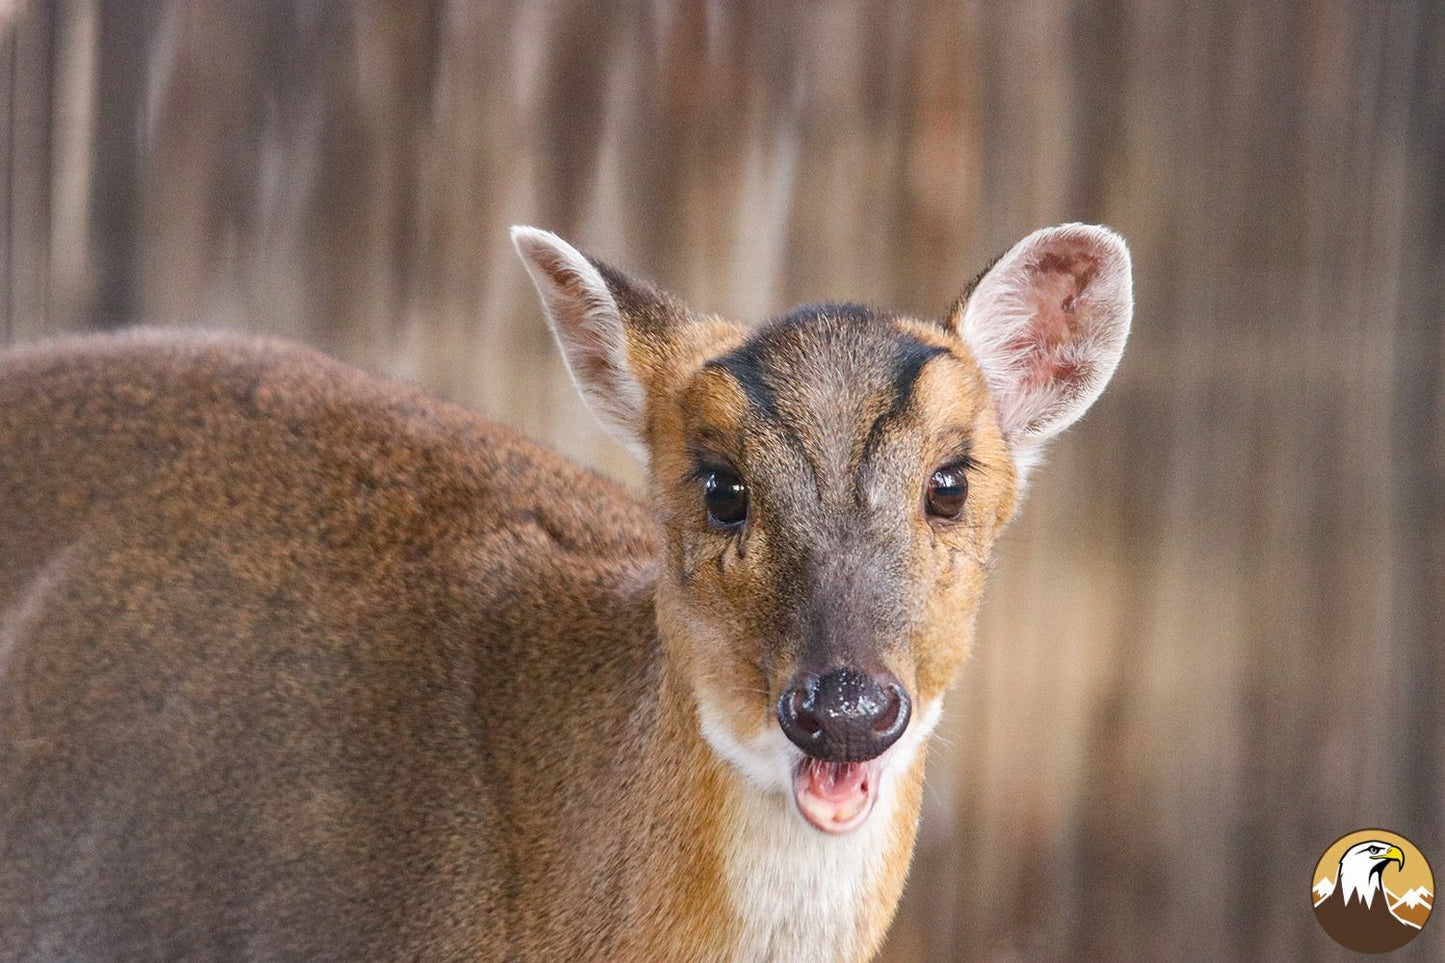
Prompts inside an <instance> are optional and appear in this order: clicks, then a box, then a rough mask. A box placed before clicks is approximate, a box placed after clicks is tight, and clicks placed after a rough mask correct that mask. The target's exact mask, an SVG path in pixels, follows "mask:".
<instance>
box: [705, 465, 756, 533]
mask: <svg viewBox="0 0 1445 963" xmlns="http://www.w3.org/2000/svg"><path fill="white" fill-rule="evenodd" d="M702 502H703V504H704V505H706V506H707V520H708V521H709V522H711V523H712V524H714V525H716V526H718V527H719V528H736V527H738V526H739V525H741V524H742V523H743V522H745V521H746V520H747V517H748V486H746V485H744V484H743V480H742V479H741V478H739V477H738V476H737V474H736V473H734V472H731V471H728V470H727V469H726V468H709V469H707V471H706V473H705V474H704V475H703V480H702Z"/></svg>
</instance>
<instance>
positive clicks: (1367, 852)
mask: <svg viewBox="0 0 1445 963" xmlns="http://www.w3.org/2000/svg"><path fill="white" fill-rule="evenodd" d="M1310 901H1311V902H1312V903H1313V904H1314V907H1315V918H1316V919H1318V920H1319V921H1320V926H1322V927H1324V930H1325V932H1326V933H1328V934H1330V936H1331V937H1332V938H1333V939H1334V941H1335V942H1336V943H1339V944H1340V945H1341V946H1344V947H1346V948H1348V949H1351V950H1357V951H1358V952H1361V953H1386V952H1389V951H1390V950H1398V949H1399V948H1400V947H1402V946H1404V945H1405V944H1406V943H1408V942H1410V941H1411V940H1413V939H1414V938H1415V937H1417V936H1419V935H1420V930H1421V929H1423V928H1424V926H1425V922H1426V920H1428V919H1429V918H1430V910H1431V908H1433V907H1434V905H1435V877H1434V876H1433V875H1432V874H1431V873H1430V864H1429V863H1427V862H1425V856H1424V854H1423V853H1421V852H1420V850H1419V848H1418V847H1417V846H1416V845H1415V844H1414V843H1412V842H1410V841H1409V840H1408V839H1406V838H1405V837H1404V836H1401V835H1400V834H1399V833H1392V832H1390V831H1389V830H1387V829H1361V830H1358V831H1356V832H1353V833H1350V834H1348V835H1346V836H1341V837H1340V838H1339V839H1337V840H1335V841H1334V843H1332V844H1331V845H1330V848H1329V849H1327V850H1325V854H1324V855H1323V856H1321V857H1320V861H1319V863H1318V864H1317V865H1316V866H1315V875H1314V889H1313V891H1312V892H1311V894H1310Z"/></svg>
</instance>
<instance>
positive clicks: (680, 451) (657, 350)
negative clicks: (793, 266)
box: [514, 225, 1130, 833]
mask: <svg viewBox="0 0 1445 963" xmlns="http://www.w3.org/2000/svg"><path fill="white" fill-rule="evenodd" d="M514 238H515V239H516V241H517V244H518V248H519V250H520V251H521V252H522V254H523V258H524V260H525V261H526V263H527V265H528V268H529V271H530V272H531V274H532V277H533V280H534V281H535V282H536V284H537V286H538V289H539V291H540V292H541V294H542V297H543V301H544V303H545V304H546V306H547V309H548V313H549V317H550V319H551V321H552V325H553V330H554V332H555V333H556V335H557V338H558V342H559V344H560V345H561V346H562V350H563V354H564V356H565V357H566V358H567V361H568V365H569V369H570V370H571V372H572V374H573V377H574V379H575V380H576V381H577V382H578V384H579V387H580V388H581V390H582V392H583V394H584V396H586V397H587V398H588V399H589V400H590V401H592V403H593V407H594V409H595V410H596V411H597V412H598V414H599V415H600V416H601V417H602V418H603V420H604V422H605V423H606V424H608V425H609V426H610V427H611V428H612V429H613V430H614V431H616V432H617V433H618V434H619V435H620V436H621V437H623V439H624V440H625V441H627V442H628V443H630V444H631V445H633V446H634V447H635V448H638V449H640V450H641V451H642V452H643V453H644V454H645V455H646V456H647V458H648V466H649V480H650V488H651V493H652V496H653V499H654V503H655V505H656V506H657V509H658V513H659V518H660V520H661V521H662V523H663V526H664V529H665V532H666V557H665V559H664V560H663V564H662V566H661V571H660V575H659V584H658V594H657V617H658V624H659V629H660V631H661V634H662V638H663V640H664V643H665V645H666V646H667V649H668V652H669V655H670V657H671V658H672V659H673V660H674V662H675V664H676V665H677V666H678V667H679V668H680V670H681V675H682V677H683V678H685V679H687V680H689V682H690V684H691V685H692V688H693V691H694V695H695V697H696V700H697V706H698V717H699V725H700V726H701V727H702V730H703V732H704V734H705V735H706V737H707V739H708V741H709V742H710V743H711V744H712V745H713V746H714V748H715V749H716V750H717V751H718V752H719V753H720V754H721V755H722V756H723V757H724V758H726V759H727V760H729V761H730V762H732V763H733V764H734V765H736V766H737V767H738V768H739V770H741V772H742V773H743V774H744V776H745V777H747V779H748V780H749V781H750V782H752V783H753V784H754V785H755V786H757V787H758V788H759V789H761V790H762V791H764V792H772V791H778V792H789V793H791V794H792V796H793V798H794V799H795V800H796V803H797V808H798V811H799V813H800V814H801V815H802V816H803V817H804V818H805V819H806V820H807V821H808V822H809V823H811V824H812V825H814V826H816V827H817V828H819V829H821V830H824V831H827V832H832V833H844V832H848V831H850V830H852V829H854V828H856V827H857V826H858V825H860V824H862V823H863V822H864V821H865V820H866V819H867V818H868V815H869V813H870V811H871V809H872V807H873V805H874V803H875V802H876V800H877V799H878V797H879V794H880V793H881V792H885V791H887V784H888V783H889V781H890V778H892V777H896V775H897V773H898V772H900V771H902V770H903V769H905V768H906V767H907V766H908V764H909V760H910V759H911V757H912V756H913V754H914V752H915V751H916V750H917V748H918V746H919V745H920V744H921V743H922V741H923V740H924V739H925V738H926V736H927V734H928V732H929V730H930V729H931V728H932V726H933V724H934V722H935V721H936V719H937V715H938V710H939V705H940V701H941V698H942V694H943V691H944V689H945V688H946V687H947V686H948V684H949V682H950V681H951V680H952V678H953V677H954V675H955V674H956V673H957V670H958V668H959V666H960V665H961V664H962V662H963V660H964V658H965V656H966V655H967V652H968V649H969V645H970V640H971V635H972V627H973V617H974V613H975V611H976V609H977V606H978V601H979V597H980V594H981V592H982V588H983V583H984V576H985V573H986V569H987V565H988V559H989V553H990V550H991V547H992V544H993V540H994V538H995V537H996V536H997V534H998V532H999V530H1000V529H1001V528H1002V527H1003V525H1004V524H1005V523H1006V522H1007V521H1008V520H1009V518H1010V517H1011V515H1012V513H1013V509H1014V504H1015V501H1016V496H1017V492H1018V489H1019V486H1020V484H1021V483H1022V479H1023V477H1024V475H1025V474H1026V472H1027V470H1028V468H1029V467H1030V466H1031V465H1032V464H1033V463H1034V461H1035V459H1036V458H1037V454H1038V450H1039V448H1040V446H1041V445H1042V444H1043V443H1044V442H1045V441H1046V440H1047V439H1048V438H1049V437H1051V436H1052V435H1053V434H1055V433H1057V432H1058V431H1060V430H1062V428H1063V427H1065V426H1066V425H1067V424H1069V423H1070V422H1072V421H1073V420H1074V419H1076V418H1077V417H1078V416H1079V415H1080V414H1081V413H1082V412H1083V410H1084V409H1085V408H1086V407H1087V406H1088V405H1089V404H1090V403H1091V402H1092V401H1093V399H1094V397H1096V396H1097V395H1098V393H1099V391H1101V390H1102V388H1103V385H1104V383H1105V382H1106V381H1107V379H1108V377H1109V375H1110V374H1111V373H1112V370H1113V368H1114V366H1115V364H1117V361H1118V358H1119V355H1120V353H1121V352H1122V348H1123V342H1124V338H1125V335H1126V333H1127V328H1128V322H1129V315H1130V292H1129V266H1128V254H1127V251H1126V249H1125V248H1124V246H1123V243H1122V241H1120V240H1119V239H1118V238H1117V236H1115V235H1113V234H1112V233H1110V232H1108V231H1106V230H1104V229H1102V228H1091V227H1084V226H1077V225H1076V226H1068V227H1063V228H1056V229H1052V230H1051V231H1043V232H1039V233H1037V234H1035V235H1032V236H1031V237H1030V238H1028V239H1026V240H1025V241H1023V242H1021V243H1020V244H1019V245H1018V246H1016V247H1015V248H1014V249H1013V250H1012V251H1010V252H1009V253H1008V254H1007V255H1005V257H1004V258H1002V259H1000V261H999V262H998V263H997V265H996V266H995V267H994V268H993V269H992V270H990V271H989V272H988V273H987V274H985V275H984V276H983V277H982V278H981V279H980V281H979V282H977V283H976V284H975V285H974V286H973V287H972V288H971V289H970V292H969V293H968V294H966V295H965V296H964V297H963V298H961V299H960V301H959V302H958V304H957V305H955V307H954V309H953V311H952V312H951V313H950V315H949V316H948V317H947V318H946V319H944V320H943V321H940V322H935V321H922V320H916V319H911V318H905V317H899V316H894V315H889V314H885V313H880V312H875V311H872V310H869V309H865V308H861V307H858V306H856V305H818V306H809V307H804V308H799V309H797V310H794V311H793V312H791V313H789V314H787V315H785V316H783V317H781V318H778V319H776V320H774V321H772V322H769V323H767V324H764V325H763V326H761V327H760V328H758V329H756V330H750V329H748V328H744V327H741V326H738V325H733V324H729V323H726V322H721V321H717V320H712V319H699V318H695V317H694V316H692V315H691V314H690V313H688V312H687V311H686V310H685V309H683V308H681V307H680V306H679V305H677V304H676V303H675V302H673V301H672V300H671V299H669V298H667V297H666V296H665V295H662V294H660V293H658V292H657V291H655V290H653V289H652V288H650V287H648V286H646V285H644V284H640V283H638V282H635V281H632V280H630V279H628V278H626V277H625V276H623V275H621V274H620V273H618V272H616V271H613V270H611V269H609V268H606V267H605V266H602V265H600V264H597V263H595V262H592V261H589V260H588V259H586V258H585V257H583V256H582V255H581V254H579V253H577V252H576V251H575V250H573V249H572V248H571V247H569V246H568V245H566V244H565V243H564V242H562V241H561V240H560V239H558V238H556V237H554V236H553V235H550V234H546V233H545V232H539V231H533V230H530V229H517V230H516V231H514Z"/></svg>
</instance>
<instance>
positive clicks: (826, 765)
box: [806, 759, 868, 803]
mask: <svg viewBox="0 0 1445 963" xmlns="http://www.w3.org/2000/svg"><path fill="white" fill-rule="evenodd" d="M867 777H868V770H867V768H866V767H864V765H863V764H862V763H858V762H817V761H815V760H812V759H809V760H808V762H807V773H806V778H807V790H808V792H809V793H811V794H812V795H814V796H816V797H817V798H819V799H822V800H825V801H827V802H830V803H842V802H847V801H848V798H849V797H850V796H854V795H858V794H861V793H862V792H864V786H863V781H864V780H865V779H866V778H867Z"/></svg>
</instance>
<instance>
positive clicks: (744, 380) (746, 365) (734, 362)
mask: <svg viewBox="0 0 1445 963" xmlns="http://www.w3.org/2000/svg"><path fill="white" fill-rule="evenodd" d="M705 367H708V368H719V369H721V370H723V371H726V372H727V373H728V374H730V375H732V377H733V380H734V381H736V382H737V383H738V386H739V387H741V388H742V389H743V394H744V395H746V396H747V399H748V402H749V403H750V404H751V405H752V406H753V407H754V408H756V409H757V411H758V413H759V414H761V415H762V416H763V417H764V418H766V419H767V420H769V421H772V422H777V421H780V420H781V416H780V415H779V413H778V397H777V395H776V394H774V393H773V389H772V386H771V385H769V384H768V383H767V381H766V380H765V379H764V378H763V372H762V370H761V368H760V367H759V365H758V357H757V355H756V354H755V353H754V352H753V351H751V350H750V349H749V346H748V345H744V346H743V347H741V348H738V349H737V350H736V351H732V352H730V353H728V354H725V355H723V356H722V357H721V358H714V359H713V360H712V361H709V362H708V363H707V365H706V366H705Z"/></svg>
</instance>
